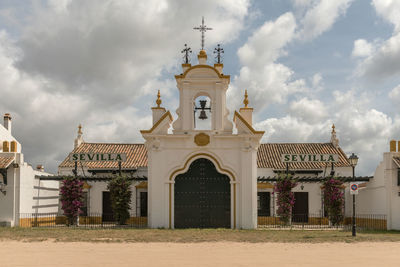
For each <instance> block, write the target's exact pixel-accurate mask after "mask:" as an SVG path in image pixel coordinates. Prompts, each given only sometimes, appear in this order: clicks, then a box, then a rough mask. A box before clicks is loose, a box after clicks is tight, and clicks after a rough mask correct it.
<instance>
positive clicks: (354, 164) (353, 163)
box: [349, 153, 358, 236]
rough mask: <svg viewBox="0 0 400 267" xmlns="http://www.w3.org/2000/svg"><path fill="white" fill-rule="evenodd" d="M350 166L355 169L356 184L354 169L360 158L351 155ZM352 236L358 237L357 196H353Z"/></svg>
mask: <svg viewBox="0 0 400 267" xmlns="http://www.w3.org/2000/svg"><path fill="white" fill-rule="evenodd" d="M349 161H350V165H351V167H352V168H353V181H354V182H355V175H354V168H355V167H356V165H357V162H358V157H357V155H355V154H354V153H351V156H350V157H349ZM351 233H352V236H356V195H353V226H352V228H351Z"/></svg>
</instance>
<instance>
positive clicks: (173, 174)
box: [168, 151, 237, 229]
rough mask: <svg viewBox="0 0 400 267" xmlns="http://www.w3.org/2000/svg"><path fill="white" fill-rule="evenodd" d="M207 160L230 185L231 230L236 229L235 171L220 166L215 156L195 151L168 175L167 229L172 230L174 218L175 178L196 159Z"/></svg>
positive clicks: (184, 171) (206, 152) (186, 169)
mask: <svg viewBox="0 0 400 267" xmlns="http://www.w3.org/2000/svg"><path fill="white" fill-rule="evenodd" d="M201 158H204V159H207V160H209V161H211V162H212V163H213V164H214V166H215V169H216V170H217V171H218V172H219V173H221V174H224V175H226V176H228V178H229V180H230V183H231V190H230V191H231V198H230V199H231V228H232V229H235V228H236V213H237V211H236V209H237V204H236V176H235V175H236V174H235V171H234V170H233V169H232V168H229V167H225V166H223V165H221V163H220V162H222V161H221V159H219V158H218V156H217V155H215V154H213V153H210V152H209V151H197V152H195V153H191V154H189V155H188V156H187V157H186V159H185V161H184V164H183V165H181V166H180V167H175V168H173V170H172V171H170V172H169V173H170V175H169V192H168V194H169V212H168V213H169V228H174V223H175V222H174V218H175V214H174V208H173V207H174V205H175V200H174V192H175V191H174V190H175V187H174V184H175V178H176V177H177V176H178V175H180V174H183V173H186V172H187V171H188V169H189V167H190V165H191V164H192V163H193V162H194V161H195V160H197V159H201Z"/></svg>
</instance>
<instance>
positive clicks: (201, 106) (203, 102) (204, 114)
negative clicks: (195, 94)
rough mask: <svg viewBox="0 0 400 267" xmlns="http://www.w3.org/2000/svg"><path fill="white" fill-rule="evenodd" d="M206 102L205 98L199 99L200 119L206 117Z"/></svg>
mask: <svg viewBox="0 0 400 267" xmlns="http://www.w3.org/2000/svg"><path fill="white" fill-rule="evenodd" d="M206 103H207V100H200V108H201V111H200V116H199V119H200V120H206V119H207V115H206V111H205V108H206Z"/></svg>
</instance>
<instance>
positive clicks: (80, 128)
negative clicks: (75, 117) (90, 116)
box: [78, 123, 82, 135]
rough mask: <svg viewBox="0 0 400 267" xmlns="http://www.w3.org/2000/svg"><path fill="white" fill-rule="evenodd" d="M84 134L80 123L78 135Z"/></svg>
mask: <svg viewBox="0 0 400 267" xmlns="http://www.w3.org/2000/svg"><path fill="white" fill-rule="evenodd" d="M81 134H82V125H81V124H80V123H79V125H78V135H81Z"/></svg>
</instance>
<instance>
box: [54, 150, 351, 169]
mask: <svg viewBox="0 0 400 267" xmlns="http://www.w3.org/2000/svg"><path fill="white" fill-rule="evenodd" d="M90 152H92V153H94V152H97V153H126V157H127V161H126V162H122V168H123V169H132V168H137V167H147V149H146V147H145V145H144V144H111V143H82V144H81V145H80V146H79V147H78V148H76V149H74V150H73V151H72V153H90ZM285 153H287V154H289V153H297V154H307V153H310V154H338V155H339V162H338V163H335V166H336V167H350V164H349V162H348V159H347V156H346V155H345V154H344V152H343V151H342V150H341V149H340V148H335V147H334V146H333V145H332V143H267V144H261V145H260V147H259V149H258V153H257V166H258V168H272V169H275V170H284V169H286V165H285V164H284V163H282V162H281V154H285ZM83 166H87V167H88V168H89V169H109V168H110V169H111V168H118V163H117V162H87V163H84V165H83ZM59 167H67V168H73V167H74V163H73V162H70V161H69V157H68V156H67V157H66V158H65V159H64V161H63V162H62V163H61V164H60V165H59ZM323 168H325V164H324V163H311V162H302V163H291V164H290V169H297V170H320V169H323Z"/></svg>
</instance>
